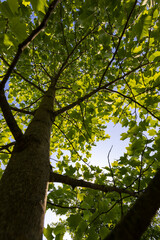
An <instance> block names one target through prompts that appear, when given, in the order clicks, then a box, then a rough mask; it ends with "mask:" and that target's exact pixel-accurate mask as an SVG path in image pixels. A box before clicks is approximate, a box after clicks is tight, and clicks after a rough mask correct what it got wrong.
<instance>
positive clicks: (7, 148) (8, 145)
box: [0, 142, 16, 151]
mask: <svg viewBox="0 0 160 240" xmlns="http://www.w3.org/2000/svg"><path fill="white" fill-rule="evenodd" d="M15 143H16V142H11V143H8V144H6V145H4V146H0V151H2V150H7V151H9V147H11V146H14V145H15Z"/></svg>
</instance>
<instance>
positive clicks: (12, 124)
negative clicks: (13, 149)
mask: <svg viewBox="0 0 160 240" xmlns="http://www.w3.org/2000/svg"><path fill="white" fill-rule="evenodd" d="M0 107H1V109H2V112H3V116H4V118H5V120H6V122H7V125H8V127H9V129H10V131H11V133H12V134H13V137H14V139H15V140H16V141H19V140H21V139H22V137H23V133H22V131H21V129H20V128H19V127H18V124H17V122H16V120H15V118H14V116H13V114H12V112H11V108H10V106H9V104H8V102H7V99H6V96H5V93H4V91H3V89H2V90H1V91H0Z"/></svg>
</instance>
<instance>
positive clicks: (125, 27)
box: [99, 0, 137, 87]
mask: <svg viewBox="0 0 160 240" xmlns="http://www.w3.org/2000/svg"><path fill="white" fill-rule="evenodd" d="M136 4H137V0H135V2H134V5H133V7H132V9H131V12H130V14H129V16H128V18H127V21H126V24H125V26H124V28H123V31H122V33H121V36H120V37H119V41H118V44H117V47H116V50H115V52H114V54H113V57H112V58H111V60H110V61H109V63H108V65H107V67H106V69H105V71H104V73H103V75H102V77H101V80H100V82H99V87H100V86H101V84H102V81H103V79H104V76H105V75H106V72H107V71H108V68H109V67H110V65H111V64H112V62H113V60H114V58H115V56H116V54H117V52H118V49H119V46H120V43H121V40H122V38H123V35H124V33H125V31H126V29H127V26H128V22H129V20H130V18H131V16H132V13H133V11H134V9H135V7H136Z"/></svg>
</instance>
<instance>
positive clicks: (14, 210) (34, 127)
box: [0, 86, 54, 240]
mask: <svg viewBox="0 0 160 240" xmlns="http://www.w3.org/2000/svg"><path fill="white" fill-rule="evenodd" d="M53 102H54V87H52V86H51V87H50V88H49V90H48V91H47V93H46V94H45V96H44V98H43V100H42V102H41V104H40V107H39V108H38V110H37V111H36V113H35V116H34V118H33V120H32V121H31V123H30V124H29V126H28V128H27V130H26V132H25V134H24V136H23V138H22V140H21V141H18V142H16V144H15V147H14V150H13V153H12V156H11V159H10V161H9V163H8V166H7V168H6V170H5V172H4V174H3V177H2V179H1V181H0V240H40V239H42V233H43V223H44V214H45V209H46V200H47V189H48V182H49V175H50V163H49V146H50V133H51V127H52V123H53Z"/></svg>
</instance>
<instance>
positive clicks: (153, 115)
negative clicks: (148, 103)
mask: <svg viewBox="0 0 160 240" xmlns="http://www.w3.org/2000/svg"><path fill="white" fill-rule="evenodd" d="M104 89H105V90H106V91H109V92H113V93H117V94H119V95H121V96H122V97H124V98H128V99H129V100H131V101H132V102H134V103H136V104H137V105H139V106H140V107H142V108H143V109H145V110H146V111H147V112H148V113H149V114H150V115H151V116H152V117H154V118H156V119H157V120H158V121H160V118H159V117H157V116H156V115H155V114H154V113H152V112H151V111H150V110H149V109H148V108H147V107H145V106H144V105H142V104H141V103H139V102H137V101H136V100H135V99H133V98H131V97H129V96H126V95H124V94H123V93H121V92H118V91H115V90H112V89H108V88H104Z"/></svg>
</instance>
